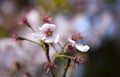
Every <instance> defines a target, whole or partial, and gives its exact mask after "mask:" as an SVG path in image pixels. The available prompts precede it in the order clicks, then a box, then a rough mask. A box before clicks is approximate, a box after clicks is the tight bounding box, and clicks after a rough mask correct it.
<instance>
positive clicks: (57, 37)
mask: <svg viewBox="0 0 120 77" xmlns="http://www.w3.org/2000/svg"><path fill="white" fill-rule="evenodd" d="M59 37H60V36H59V35H57V36H56V37H55V40H54V43H58V41H59Z"/></svg>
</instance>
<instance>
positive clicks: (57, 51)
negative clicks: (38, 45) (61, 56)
mask: <svg viewBox="0 0 120 77" xmlns="http://www.w3.org/2000/svg"><path fill="white" fill-rule="evenodd" d="M50 45H51V46H52V47H53V48H54V50H55V51H56V53H57V52H58V51H57V49H56V48H55V46H54V45H53V44H50Z"/></svg>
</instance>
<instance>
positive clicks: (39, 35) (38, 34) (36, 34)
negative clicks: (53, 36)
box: [32, 32, 43, 39]
mask: <svg viewBox="0 0 120 77" xmlns="http://www.w3.org/2000/svg"><path fill="white" fill-rule="evenodd" d="M32 36H33V37H34V38H38V39H41V38H42V37H43V35H41V34H40V33H37V32H36V33H32Z"/></svg>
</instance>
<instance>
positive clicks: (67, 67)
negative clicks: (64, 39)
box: [62, 59, 71, 77]
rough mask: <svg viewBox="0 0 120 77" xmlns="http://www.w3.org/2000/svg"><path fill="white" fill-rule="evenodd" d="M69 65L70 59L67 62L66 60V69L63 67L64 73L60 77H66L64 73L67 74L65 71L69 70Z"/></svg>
mask: <svg viewBox="0 0 120 77" xmlns="http://www.w3.org/2000/svg"><path fill="white" fill-rule="evenodd" d="M70 63H71V59H68V60H67V65H66V67H65V69H64V73H63V76H62V77H66V73H67V71H68V69H69V67H70Z"/></svg>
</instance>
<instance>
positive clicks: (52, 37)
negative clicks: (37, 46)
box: [33, 23, 59, 43]
mask: <svg viewBox="0 0 120 77" xmlns="http://www.w3.org/2000/svg"><path fill="white" fill-rule="evenodd" d="M39 30H40V32H37V33H33V36H34V37H36V38H38V39H40V40H43V41H45V42H46V43H52V42H54V43H57V42H58V39H59V35H58V34H57V32H56V26H55V25H54V24H48V23H46V24H44V25H43V26H41V27H40V28H39Z"/></svg>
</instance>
